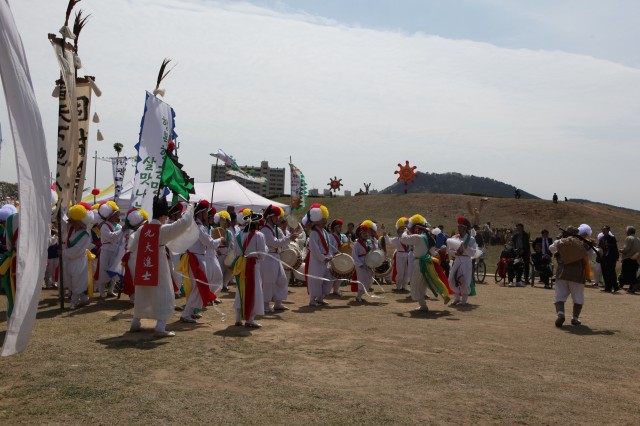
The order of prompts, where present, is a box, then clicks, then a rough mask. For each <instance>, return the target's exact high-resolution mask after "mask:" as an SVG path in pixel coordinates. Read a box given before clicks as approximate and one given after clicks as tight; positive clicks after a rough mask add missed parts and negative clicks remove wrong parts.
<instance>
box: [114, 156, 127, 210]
mask: <svg viewBox="0 0 640 426" xmlns="http://www.w3.org/2000/svg"><path fill="white" fill-rule="evenodd" d="M111 167H112V168H113V186H114V188H115V190H114V193H113V201H115V202H116V203H117V202H118V198H120V193H121V192H122V182H123V181H124V173H125V171H126V170H127V157H112V158H111Z"/></svg>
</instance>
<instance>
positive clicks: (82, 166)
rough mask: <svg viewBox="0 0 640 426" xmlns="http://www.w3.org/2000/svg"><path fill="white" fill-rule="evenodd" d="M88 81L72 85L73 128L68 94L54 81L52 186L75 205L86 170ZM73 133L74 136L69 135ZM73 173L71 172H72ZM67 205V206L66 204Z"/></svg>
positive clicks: (89, 110) (82, 79)
mask: <svg viewBox="0 0 640 426" xmlns="http://www.w3.org/2000/svg"><path fill="white" fill-rule="evenodd" d="M89 78H92V77H85V78H78V79H77V80H76V84H75V91H76V96H74V97H73V98H75V99H76V105H77V107H76V111H75V117H76V125H73V123H72V121H73V119H74V118H73V117H74V114H72V112H71V111H70V108H69V101H70V100H68V99H67V97H68V91H67V89H66V86H65V84H64V82H63V81H62V80H58V81H57V82H56V83H57V84H58V87H59V91H60V94H59V96H58V102H59V105H58V154H57V170H56V187H57V190H58V193H60V192H64V191H67V192H66V193H64V198H66V199H67V200H68V201H71V202H74V203H77V202H80V199H81V198H82V189H83V188H84V179H85V173H86V169H87V152H88V137H89V115H90V113H91V86H90V85H89V83H88V80H89ZM74 130H76V131H77V133H76V134H77V137H76V138H73V137H72V136H71V134H72V133H71V132H72V131H74ZM74 171H75V173H74ZM67 204H68V203H67Z"/></svg>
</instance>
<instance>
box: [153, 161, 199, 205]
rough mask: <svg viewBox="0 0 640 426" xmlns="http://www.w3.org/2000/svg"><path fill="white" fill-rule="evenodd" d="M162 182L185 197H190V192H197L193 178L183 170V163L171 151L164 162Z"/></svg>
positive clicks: (174, 192)
mask: <svg viewBox="0 0 640 426" xmlns="http://www.w3.org/2000/svg"><path fill="white" fill-rule="evenodd" d="M160 184H161V185H162V186H165V187H167V188H169V189H170V190H171V191H172V192H173V194H174V195H175V194H179V195H181V196H182V197H184V198H185V199H187V200H188V199H189V194H195V192H196V191H195V189H194V185H193V179H192V178H190V177H189V175H187V173H185V172H184V170H182V164H180V163H178V160H177V159H176V158H175V157H174V156H173V155H172V154H170V153H168V152H167V155H166V156H165V157H164V161H163V162H162V176H161V178H160Z"/></svg>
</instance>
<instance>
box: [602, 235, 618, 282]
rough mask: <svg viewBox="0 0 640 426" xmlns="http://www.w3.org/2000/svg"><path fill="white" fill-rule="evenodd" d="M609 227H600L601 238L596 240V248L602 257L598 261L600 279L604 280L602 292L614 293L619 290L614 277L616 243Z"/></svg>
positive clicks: (616, 258) (616, 259) (616, 260)
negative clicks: (599, 250)
mask: <svg viewBox="0 0 640 426" xmlns="http://www.w3.org/2000/svg"><path fill="white" fill-rule="evenodd" d="M610 229H611V228H610V227H609V225H605V226H603V227H602V237H600V239H599V240H598V246H600V248H601V249H602V257H601V259H600V267H601V268H602V278H604V290H602V291H604V292H607V293H609V292H611V291H613V292H614V293H615V292H617V291H618V290H620V289H619V288H618V279H617V277H616V263H617V262H618V257H619V253H618V242H617V241H616V237H614V236H613V234H612V233H611V232H610Z"/></svg>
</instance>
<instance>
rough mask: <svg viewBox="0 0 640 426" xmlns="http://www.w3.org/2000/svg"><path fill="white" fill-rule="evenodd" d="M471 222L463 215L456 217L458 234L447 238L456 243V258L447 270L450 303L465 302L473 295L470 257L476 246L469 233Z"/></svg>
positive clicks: (463, 303)
mask: <svg viewBox="0 0 640 426" xmlns="http://www.w3.org/2000/svg"><path fill="white" fill-rule="evenodd" d="M470 230H471V222H469V219H467V218H466V217H464V216H460V217H459V218H458V235H455V236H453V237H451V238H449V240H450V241H451V242H452V243H453V244H455V245H458V248H457V249H455V255H456V259H455V260H454V261H453V265H452V266H451V270H450V271H449V283H450V284H451V287H453V292H454V298H453V302H452V303H451V305H457V304H462V305H466V304H467V297H469V296H470V295H471V296H473V295H475V288H472V287H471V285H472V282H473V263H472V261H471V259H472V258H473V256H474V255H475V254H476V250H477V249H478V246H477V244H476V240H475V239H474V238H473V237H472V236H471V234H470V233H469V232H470Z"/></svg>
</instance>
